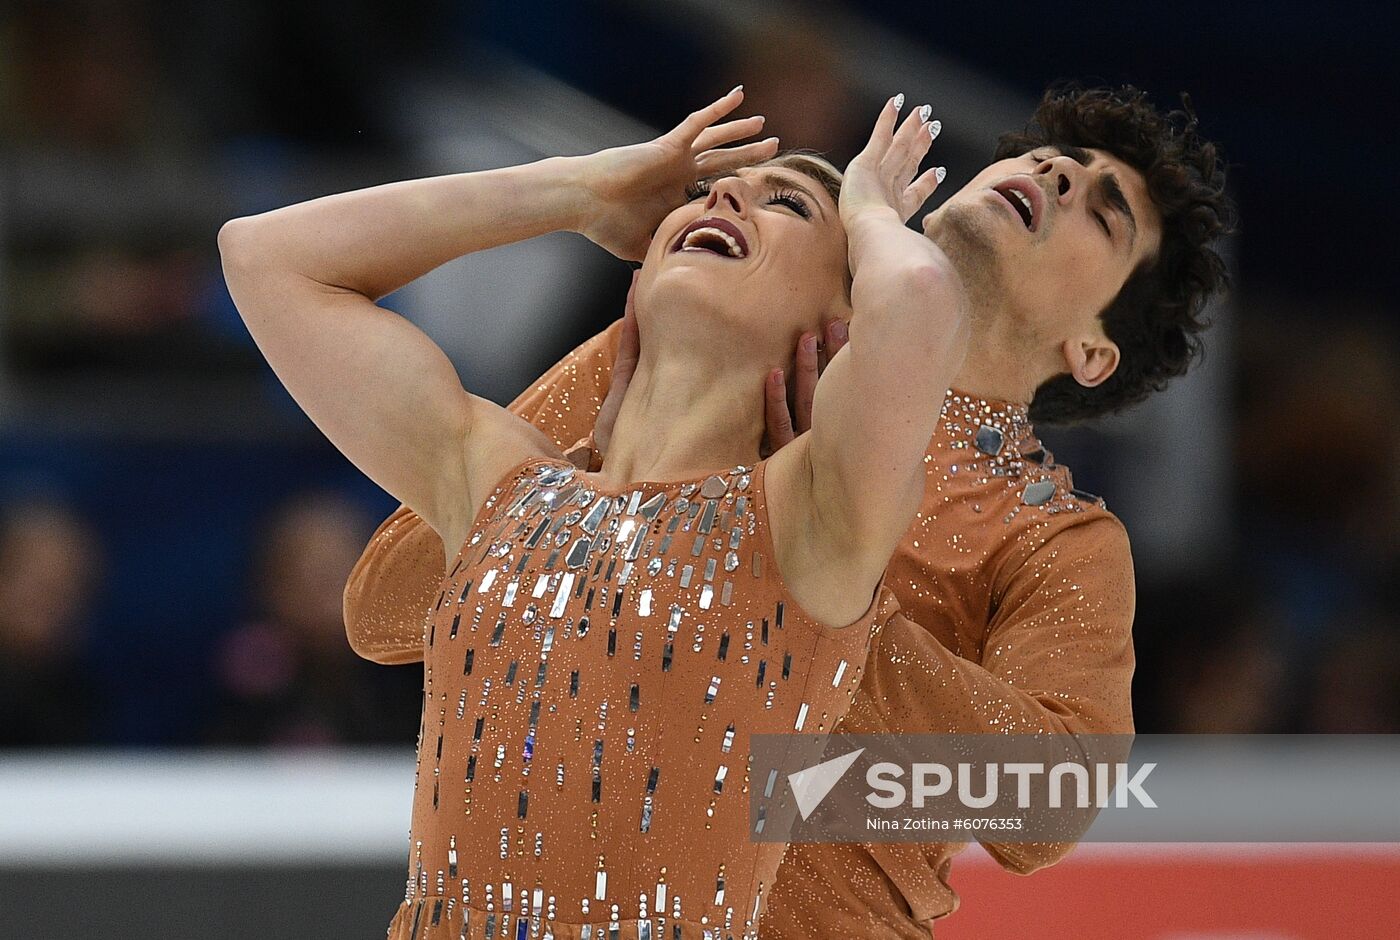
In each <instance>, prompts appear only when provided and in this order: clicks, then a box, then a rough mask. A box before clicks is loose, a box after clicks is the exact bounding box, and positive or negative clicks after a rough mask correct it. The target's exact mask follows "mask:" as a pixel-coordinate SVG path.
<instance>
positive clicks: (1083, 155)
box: [1054, 144, 1094, 166]
mask: <svg viewBox="0 0 1400 940" xmlns="http://www.w3.org/2000/svg"><path fill="white" fill-rule="evenodd" d="M1054 146H1056V147H1057V148H1058V149H1059V151H1060V153H1062V154H1064V155H1065V156H1067V157H1069V158H1070V159H1071V160H1073V161H1074V162H1075V163H1078V164H1079V165H1080V166H1088V165H1089V164H1091V163H1093V162H1094V155H1093V154H1092V153H1090V152H1089V151H1087V150H1085V149H1084V148H1083V147H1074V146H1071V145H1069V144H1056V145H1054Z"/></svg>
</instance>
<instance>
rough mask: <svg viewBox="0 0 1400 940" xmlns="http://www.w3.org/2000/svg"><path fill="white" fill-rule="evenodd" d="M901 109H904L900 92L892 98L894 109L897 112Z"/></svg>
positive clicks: (902, 93)
mask: <svg viewBox="0 0 1400 940" xmlns="http://www.w3.org/2000/svg"><path fill="white" fill-rule="evenodd" d="M902 107H904V92H902V91H901V92H900V93H899V94H897V95H895V96H894V109H895V110H896V111H898V110H899V109H900V108H902Z"/></svg>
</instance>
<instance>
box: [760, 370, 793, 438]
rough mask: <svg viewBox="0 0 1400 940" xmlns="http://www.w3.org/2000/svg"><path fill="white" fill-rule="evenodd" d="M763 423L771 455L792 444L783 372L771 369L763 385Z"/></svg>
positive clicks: (790, 421)
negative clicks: (766, 431)
mask: <svg viewBox="0 0 1400 940" xmlns="http://www.w3.org/2000/svg"><path fill="white" fill-rule="evenodd" d="M763 402H764V407H763V412H764V423H765V424H766V426H767V430H768V450H769V453H772V452H774V451H776V450H778V448H780V447H783V446H785V445H787V444H789V443H791V442H792V439H793V437H795V436H796V435H794V434H793V433H792V415H791V414H790V413H789V412H788V403H787V385H786V384H785V383H784V382H783V370H782V369H773V370H772V371H770V372H769V373H768V378H767V380H766V381H765V382H764V383H763Z"/></svg>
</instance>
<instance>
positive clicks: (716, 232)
mask: <svg viewBox="0 0 1400 940" xmlns="http://www.w3.org/2000/svg"><path fill="white" fill-rule="evenodd" d="M718 243H723V244H724V246H725V249H726V251H723V252H722V251H720V247H719V244H718ZM686 248H694V249H699V250H702V251H713V252H715V253H716V254H726V253H727V254H728V255H729V256H730V257H731V258H742V257H744V252H743V249H741V248H740V247H739V243H738V242H737V241H736V240H735V239H734V237H733V236H732V235H730V234H729V233H728V232H724V231H721V230H720V229H717V228H709V227H705V228H697V229H696V230H695V231H693V232H691V233H689V234H688V235H686V236H685V241H684V242H682V243H681V249H682V250H684V249H686Z"/></svg>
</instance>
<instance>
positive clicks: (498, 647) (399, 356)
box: [219, 88, 967, 940]
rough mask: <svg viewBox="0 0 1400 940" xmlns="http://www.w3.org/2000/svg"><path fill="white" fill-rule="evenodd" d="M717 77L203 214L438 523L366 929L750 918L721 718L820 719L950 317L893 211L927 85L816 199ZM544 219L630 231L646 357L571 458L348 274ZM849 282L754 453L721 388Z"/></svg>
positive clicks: (237, 293)
mask: <svg viewBox="0 0 1400 940" xmlns="http://www.w3.org/2000/svg"><path fill="white" fill-rule="evenodd" d="M741 100H742V92H741V89H737V88H736V89H735V90H734V91H732V92H730V93H729V94H728V95H726V96H724V97H723V98H721V99H719V100H718V101H716V102H715V103H713V104H712V105H710V106H709V107H707V108H704V109H702V110H700V111H697V112H695V113H693V114H691V115H690V116H689V117H688V118H687V119H686V120H685V121H683V122H682V123H681V124H680V125H678V126H677V127H676V128H675V129H674V130H672V131H670V132H669V133H667V134H665V135H663V136H661V137H659V138H657V139H656V140H654V141H650V142H648V143H644V144H639V145H635V146H630V147H621V148H614V149H610V150H604V151H601V152H599V153H596V154H592V155H589V156H585V157H576V158H555V159H548V160H543V161H540V162H537V163H533V164H529V165H526V166H520V167H512V168H507V169H500V170H491V171H486V172H480V173H465V174H458V175H452V176H444V177H437V178H432V179H423V180H414V181H409V182H401V183H394V184H389V185H385V186H377V187H373V188H370V189H366V190H361V191H358V192H352V193H345V194H340V195H335V196H329V197H325V198H322V199H315V200H312V201H309V202H306V203H301V204H298V205H294V206H289V207H287V208H284V209H279V210H276V211H274V212H269V213H265V214H263V215H260V216H254V217H250V218H245V219H236V220H234V221H232V222H229V223H228V224H226V225H225V226H224V228H223V230H222V231H221V232H220V233H219V245H220V249H221V251H222V253H223V259H224V270H225V275H226V278H227V280H228V284H229V289H230V291H231V293H232V295H233V298H234V300H235V302H236V303H237V305H238V309H239V311H240V312H241V314H242V315H243V318H244V320H245V322H246V323H247V324H248V327H249V330H250V331H251V333H252V335H253V337H254V339H255V340H256V341H257V344H258V346H259V348H260V349H261V350H262V352H263V353H264V355H265V356H266V357H267V359H268V361H269V363H270V364H271V365H272V367H273V369H274V370H275V371H276V373H277V375H278V377H279V378H280V379H281V380H282V381H283V383H284V384H285V385H286V387H287V388H288V390H289V391H290V392H291V393H292V395H293V397H294V398H295V399H296V400H297V402H298V403H299V404H300V405H301V406H302V408H304V409H305V410H306V412H307V414H308V415H310V417H311V418H312V420H313V421H314V422H315V423H316V424H317V426H318V427H320V428H321V430H322V431H324V432H325V434H326V435H327V436H328V437H329V438H330V439H331V441H332V442H333V443H334V444H335V445H336V446H337V447H338V448H340V450H341V451H342V452H343V453H345V454H346V456H347V457H348V458H349V459H350V460H351V461H353V462H354V463H355V464H356V466H358V467H359V468H360V469H361V470H363V471H364V472H365V473H366V474H368V475H369V476H370V477H371V478H373V479H374V480H375V481H376V482H377V483H379V484H380V485H381V486H383V487H384V489H386V490H387V491H389V492H390V493H391V494H393V495H394V496H396V497H397V498H399V499H400V500H402V501H403V502H405V503H407V504H409V505H410V506H411V507H412V508H413V509H414V510H415V511H416V512H418V513H419V514H420V515H421V516H422V517H423V518H424V519H426V520H427V521H428V522H429V524H431V525H432V526H433V528H434V529H436V530H437V531H438V533H440V534H441V536H442V539H443V542H444V544H445V545H446V546H448V548H447V552H448V557H447V558H446V559H445V562H446V564H445V567H444V578H443V582H442V589H441V592H440V594H439V596H438V598H437V601H436V604H435V606H434V609H433V610H432V612H431V617H432V620H431V624H430V627H429V635H428V638H427V645H428V648H427V649H426V651H425V657H424V663H425V687H424V709H423V724H422V726H421V728H420V733H419V742H418V773H417V782H416V789H415V796H414V809H413V824H412V842H413V845H412V857H411V859H410V865H409V874H410V878H409V884H408V891H407V895H406V897H405V901H404V904H403V905H401V906H400V908H399V911H398V912H397V913H396V915H395V917H394V919H393V922H392V923H391V924H390V928H389V935H390V937H391V938H394V940H406V938H410V937H411V938H414V940H419V938H432V940H437V938H448V937H451V938H473V940H475V938H502V940H506V938H515V940H522V938H525V937H539V936H544V937H555V938H557V940H605V938H606V940H642V938H648V940H650V938H655V940H662V938H674V940H692V938H693V940H701V938H703V940H719V938H729V937H735V936H744V937H752V936H754V935H755V930H756V924H757V921H758V914H759V911H760V910H761V908H762V903H763V899H764V896H765V893H766V891H767V890H768V889H769V888H770V887H771V885H772V880H773V876H774V873H775V872H776V871H777V867H778V863H779V861H780V860H781V857H782V853H783V849H784V846H783V845H782V844H780V843H758V842H753V841H751V836H750V832H749V820H748V799H749V797H748V793H747V791H748V788H749V787H751V786H754V787H760V788H762V787H764V786H765V785H766V783H767V782H766V781H761V780H749V779H748V778H747V762H748V754H747V751H748V740H749V736H750V735H751V734H755V733H778V732H792V731H796V732H809V733H810V732H824V731H828V730H830V728H831V726H832V725H833V724H834V723H835V721H836V720H837V719H838V718H839V717H840V716H841V715H842V714H844V712H845V710H846V708H847V707H848V705H849V703H850V698H851V696H852V695H853V694H854V690H855V688H856V687H857V685H858V684H859V679H860V670H861V666H862V664H863V663H864V662H865V660H866V655H867V652H868V649H869V644H870V640H871V637H872V635H874V633H875V632H877V631H878V629H879V626H880V625H881V624H882V623H883V622H884V620H885V619H887V618H888V616H890V615H891V614H892V613H893V610H894V607H895V603H894V600H893V595H892V593H890V592H889V591H888V589H886V588H885V587H884V585H883V572H884V569H885V566H886V564H887V562H888V560H889V557H890V554H891V552H892V551H893V549H894V548H895V546H896V544H897V543H898V541H899V539H900V537H901V536H902V534H903V533H904V530H905V529H906V528H907V527H908V525H909V523H910V522H911V520H912V518H913V515H914V512H915V511H916V509H917V507H918V506H919V505H920V503H921V501H922V497H923V488H924V477H925V471H924V468H923V464H922V458H923V455H924V451H925V448H926V446H927V444H928V441H929V438H930V436H931V435H932V432H933V430H934V427H935V424H936V422H937V419H938V414H939V408H940V405H941V401H942V398H943V395H944V393H945V390H946V389H947V387H948V384H949V382H950V380H951V379H952V377H953V375H954V373H955V371H956V369H957V367H958V366H959V365H960V362H961V359H962V356H963V354H964V351H965V347H966V339H967V328H966V323H965V302H964V298H963V293H962V287H961V284H960V283H959V281H958V278H957V275H956V273H955V272H954V271H953V269H952V267H951V265H950V263H949V262H948V260H947V258H946V257H945V256H943V255H942V253H941V252H940V250H939V249H938V248H937V247H936V246H935V245H934V244H933V242H931V241H930V240H928V239H926V238H924V237H922V236H921V235H919V234H918V233H916V232H914V231H912V230H909V229H907V228H905V226H904V224H903V222H904V219H905V218H907V217H908V216H909V215H910V214H912V212H913V210H914V209H915V208H917V207H918V206H919V205H921V204H922V203H923V202H924V200H925V199H926V198H927V197H928V196H929V195H930V193H931V192H932V190H933V189H934V187H935V186H936V185H937V178H936V176H935V174H934V173H933V172H932V171H930V172H928V173H924V174H922V175H920V176H918V178H917V179H915V178H914V177H915V173H916V172H917V170H918V166H919V163H920V161H921V160H922V158H923V156H924V154H925V153H926V152H927V150H928V147H929V144H930V142H931V139H932V135H931V133H930V130H929V123H928V117H929V110H928V108H927V106H925V107H924V108H921V109H919V111H918V112H917V113H916V114H915V115H911V116H910V117H909V118H908V119H907V120H905V121H904V122H903V124H902V125H900V126H899V127H898V129H897V130H896V123H897V113H898V111H899V106H900V104H902V96H900V97H899V98H896V99H891V100H890V102H888V103H887V104H886V106H885V108H884V109H883V110H882V112H881V114H880V116H879V119H878V121H877V122H876V125H875V128H874V130H873V132H872V135H871V138H870V143H869V144H868V146H867V147H866V149H865V150H864V151H863V152H862V153H861V154H860V155H859V156H858V157H857V158H856V159H855V160H854V161H853V162H852V164H851V166H850V168H849V169H848V170H847V173H846V177H845V181H844V186H843V187H842V188H840V190H839V205H838V202H837V201H836V199H835V198H833V197H834V194H835V193H836V191H837V187H838V177H837V174H835V173H834V171H831V170H830V169H829V167H827V166H826V165H824V164H823V163H822V161H819V160H816V159H814V158H810V157H796V156H789V157H780V158H777V159H772V158H773V155H774V153H775V152H776V146H777V141H776V140H774V139H771V138H770V139H768V140H765V141H761V142H758V143H749V144H745V145H742V146H737V147H734V148H732V149H715V148H718V147H721V146H722V145H724V144H729V143H732V142H735V141H738V140H741V139H743V138H745V137H747V136H749V135H751V134H752V133H754V132H755V131H757V130H758V128H759V127H760V126H761V122H762V119H761V118H746V119H743V120H736V121H730V122H727V123H722V124H716V123H715V122H716V121H719V120H720V119H721V118H723V117H725V116H726V115H727V114H729V113H730V112H731V111H733V109H734V108H736V107H737V106H738V105H739V103H740V102H741ZM715 176H718V178H714V179H708V180H707V181H705V182H701V183H700V184H698V188H697V189H696V190H694V191H692V192H691V193H690V194H689V195H690V196H691V198H689V200H688V201H687V199H686V198H685V196H683V195H682V193H683V192H684V190H685V187H687V186H695V185H696V181H697V180H699V179H701V178H712V177H715ZM555 230H571V231H576V232H581V233H583V234H585V235H587V236H588V237H589V238H591V239H593V240H594V241H595V242H597V243H598V244H599V245H602V246H603V247H605V248H608V249H610V250H612V251H613V252H614V253H616V254H619V255H621V256H623V257H638V256H641V255H642V254H643V253H644V255H645V258H644V263H643V265H642V269H641V272H640V276H639V278H638V281H637V285H636V294H635V307H636V312H637V313H636V316H637V325H638V330H639V336H640V343H641V353H640V358H639V361H638V364H637V368H636V372H635V374H634V377H633V379H632V382H631V384H630V386H629V387H628V389H627V393H626V397H625V399H624V400H623V403H622V407H621V411H620V413H619V415H618V417H617V421H616V424H615V426H614V429H613V432H612V438H611V442H610V446H609V448H608V451H607V455H606V458H605V462H604V465H603V468H602V470H601V471H600V472H597V473H585V472H582V471H580V470H578V469H577V468H575V467H574V466H573V465H572V464H571V463H569V462H568V461H567V459H565V458H564V457H563V455H562V454H561V453H560V452H559V450H558V449H557V448H556V447H555V446H554V444H553V443H552V442H551V441H550V440H548V438H547V437H546V436H545V435H544V434H543V433H541V432H540V431H538V430H536V429H535V428H534V427H533V426H531V425H529V424H528V423H526V422H525V421H523V420H521V419H519V418H517V417H515V416H513V415H511V414H510V413H509V412H507V411H505V410H504V409H502V408H500V407H499V406H497V405H495V404H494V403H492V402H490V401H487V400H484V399H481V398H477V397H475V396H472V395H470V394H468V393H467V392H465V391H464V390H463V389H462V386H461V384H460V383H459V380H458V377H457V375H456V373H455V371H454V369H453V367H452V366H451V364H450V363H449V361H448V359H447V357H446V356H445V355H444V354H443V353H442V351H441V350H440V349H438V348H437V347H436V346H435V345H434V344H433V343H432V342H431V341H430V340H429V339H428V338H427V337H426V336H425V335H423V334H422V333H421V332H420V331H419V330H418V329H417V328H415V327H414V326H412V325H411V324H409V323H408V322H407V321H405V320H403V319H401V318H400V317H398V316H396V315H394V314H392V313H390V312H388V311H385V310H383V309H381V308H379V307H378V306H377V305H376V304H375V303H374V300H375V299H376V298H379V297H382V296H383V295H385V294H388V293H390V292H391V291H393V290H395V289H397V288H398V287H400V286H402V285H403V284H405V283H407V282H409V281H411V280H413V279H414V278H416V277H418V276H420V275H421V274H423V273H425V272H427V271H429V270H431V269H432V268H434V267H437V266H438V265H440V264H442V263H444V262H446V261H448V260H450V259H452V258H455V257H457V256H459V255H461V254H464V253H466V252H469V251H479V250H482V249H485V248H489V247H492V246H494V245H500V244H506V243H509V242H512V241H516V240H519V239H524V238H529V237H532V236H534V235H538V234H542V233H545V232H549V231H555ZM848 260H849V269H848ZM853 309H859V310H860V311H861V314H860V316H859V317H858V318H856V319H855V320H854V321H853V323H852V328H851V335H850V340H849V343H848V344H847V346H846V347H845V348H843V349H842V350H841V352H840V353H839V354H838V355H837V356H835V357H834V358H833V360H832V362H831V363H830V364H829V366H828V367H827V370H826V373H825V377H824V379H823V381H822V383H821V385H820V386H819V387H818V390H817V395H816V399H815V402H814V404H813V408H812V430H811V431H810V432H808V433H807V434H804V435H803V436H802V437H800V438H798V439H797V440H796V441H794V442H792V443H791V444H789V445H788V446H786V447H784V448H782V449H781V450H779V451H778V452H776V453H775V454H773V455H772V456H771V457H769V458H767V459H764V460H759V459H758V457H759V447H760V441H761V438H762V434H763V429H764V417H763V413H762V407H761V399H758V398H757V397H756V396H750V395H748V394H745V393H740V392H738V391H736V390H740V389H743V388H744V387H745V386H746V385H748V383H750V382H756V381H759V380H760V377H763V376H767V375H768V374H769V371H770V370H771V369H772V368H773V367H774V366H777V365H781V366H789V367H790V365H791V352H790V351H791V350H792V349H793V344H794V341H795V339H796V337H797V336H799V335H801V334H802V332H803V331H811V332H816V330H817V329H819V328H820V325H821V324H822V322H823V321H824V320H826V319H828V318H830V317H831V316H833V315H840V316H842V317H843V318H846V319H849V318H850V317H851V314H852V312H853ZM765 795H767V794H765ZM779 795H780V794H773V797H774V798H775V799H776V798H777V797H778V796H779Z"/></svg>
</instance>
